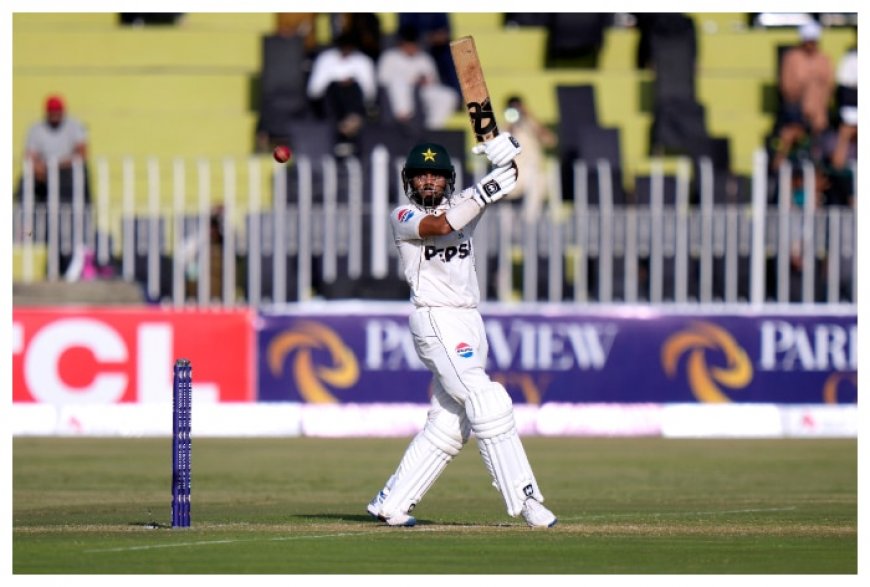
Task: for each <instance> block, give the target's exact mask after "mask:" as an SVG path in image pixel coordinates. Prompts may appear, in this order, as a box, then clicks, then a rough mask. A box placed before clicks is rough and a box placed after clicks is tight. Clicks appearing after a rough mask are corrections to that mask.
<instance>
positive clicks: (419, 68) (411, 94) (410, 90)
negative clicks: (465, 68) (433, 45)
mask: <svg viewBox="0 0 870 587" xmlns="http://www.w3.org/2000/svg"><path fill="white" fill-rule="evenodd" d="M377 67H378V83H379V84H380V85H381V86H383V87H384V88H385V89H386V91H387V98H388V100H389V105H390V108H391V110H392V113H393V116H394V117H395V119H396V120H397V121H398V122H399V123H402V124H409V123H411V121H412V120H413V119H414V116H415V114H417V112H416V104H415V93H416V92H417V91H419V94H420V100H421V101H422V106H423V112H422V115H423V120H424V125H425V127H426V128H428V129H440V128H444V125H445V123H446V122H447V119H448V118H450V116H451V115H452V114H453V112H455V111H456V108H457V106H458V105H459V94H457V93H456V91H455V90H454V89H453V88H451V87H449V86H445V85H444V84H442V83H441V78H440V77H439V75H438V67H437V65H436V64H435V60H434V59H432V56H431V55H429V54H428V53H426V52H424V51H423V50H422V49H421V48H420V44H419V32H418V31H417V29H416V28H414V27H413V26H403V27H400V28H399V31H398V44H397V45H396V46H395V47H392V48H390V49H387V50H386V51H384V53H383V54H382V55H381V58H380V60H379V61H378V66H377Z"/></svg>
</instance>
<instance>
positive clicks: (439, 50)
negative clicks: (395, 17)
mask: <svg viewBox="0 0 870 587" xmlns="http://www.w3.org/2000/svg"><path fill="white" fill-rule="evenodd" d="M405 25H409V26H413V27H414V28H416V29H417V30H418V31H420V45H421V46H422V47H423V48H424V49H425V50H426V52H427V53H429V55H431V56H432V59H434V60H435V63H436V65H438V76H439V77H440V78H441V83H443V84H446V85H448V86H450V87H452V88H453V89H454V90H456V93H457V94H461V93H462V89H461V88H460V87H459V78H458V77H457V76H456V69H455V68H454V67H453V54H452V53H450V41H452V40H453V32H452V29H451V27H450V14H449V13H447V12H400V13H399V27H403V26H405Z"/></svg>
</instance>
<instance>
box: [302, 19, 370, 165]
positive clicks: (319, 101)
mask: <svg viewBox="0 0 870 587" xmlns="http://www.w3.org/2000/svg"><path fill="white" fill-rule="evenodd" d="M307 91H308V97H309V99H311V100H312V101H313V102H314V103H315V105H316V106H319V107H320V108H319V110H320V111H321V116H322V117H325V118H328V119H330V120H334V121H335V124H336V128H335V130H336V155H340V156H346V155H350V154H352V153H353V152H354V150H355V149H356V146H355V145H356V139H357V138H358V135H359V131H360V130H361V129H362V127H363V125H364V124H365V121H366V118H367V117H368V112H369V110H370V109H371V108H373V106H374V103H375V100H376V98H377V91H378V89H377V81H376V77H375V63H374V61H373V60H372V58H371V57H369V56H368V55H366V54H365V53H362V52H361V51H360V50H359V48H358V45H357V40H356V38H355V37H354V36H353V35H351V34H348V33H344V34H342V35H340V36H339V37H338V39H336V42H335V46H334V47H331V48H329V49H326V50H324V51H323V52H321V53H320V54H319V55H318V56H317V57H316V58H315V60H314V64H313V66H312V68H311V77H309V79H308V88H307Z"/></svg>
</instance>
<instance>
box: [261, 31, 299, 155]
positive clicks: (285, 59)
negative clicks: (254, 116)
mask: <svg viewBox="0 0 870 587" xmlns="http://www.w3.org/2000/svg"><path fill="white" fill-rule="evenodd" d="M304 61H305V47H304V46H303V40H302V39H301V38H299V37H283V36H280V35H270V36H265V37H263V41H262V69H261V72H260V120H259V122H258V125H257V126H258V130H259V131H261V132H265V133H267V134H268V135H269V137H270V138H271V139H272V141H273V142H284V141H286V140H287V137H288V136H289V133H290V129H289V128H288V126H287V125H288V124H289V122H290V121H291V120H293V119H298V118H305V117H307V116H308V115H309V114H310V111H309V102H308V96H307V95H306V93H305V86H306V79H305V72H304V69H303V62H304Z"/></svg>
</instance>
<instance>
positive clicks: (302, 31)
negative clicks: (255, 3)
mask: <svg viewBox="0 0 870 587" xmlns="http://www.w3.org/2000/svg"><path fill="white" fill-rule="evenodd" d="M316 25H317V13H316V12H278V13H276V14H275V34H276V35H279V36H282V37H300V38H301V39H302V41H303V46H304V47H305V53H306V55H309V56H310V55H313V54H314V53H315V52H316V51H317V35H316V32H317V31H316Z"/></svg>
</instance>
